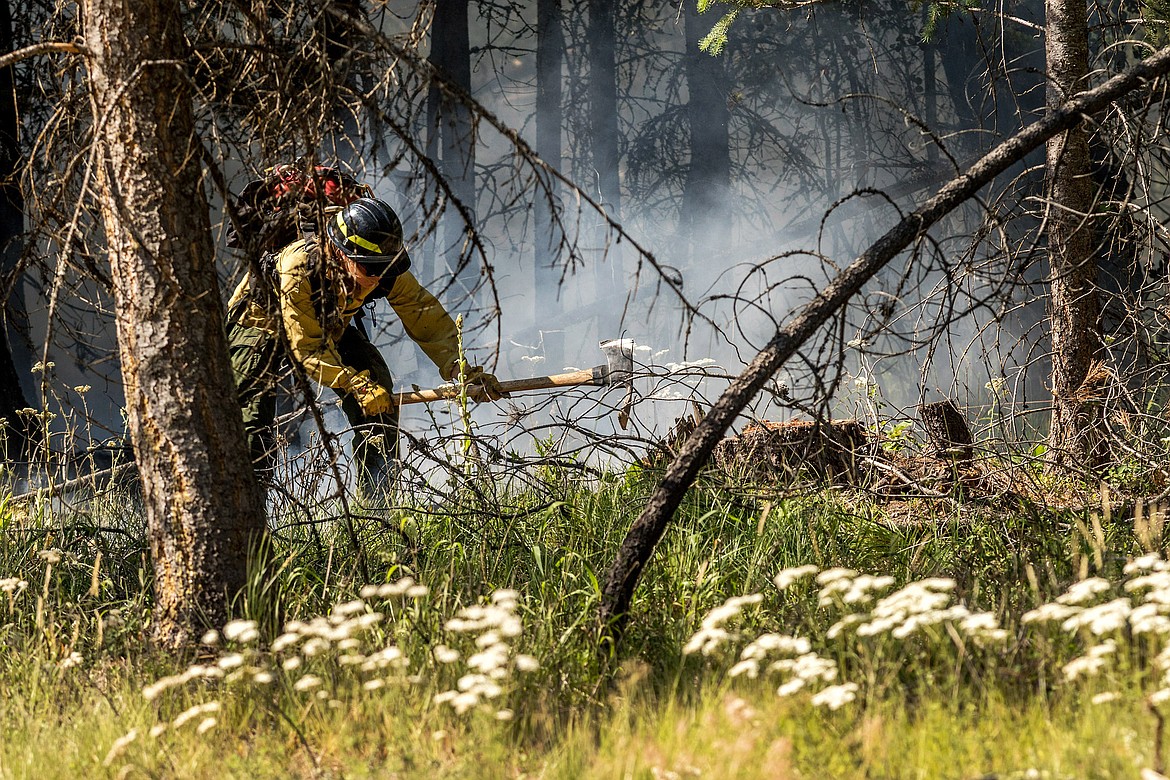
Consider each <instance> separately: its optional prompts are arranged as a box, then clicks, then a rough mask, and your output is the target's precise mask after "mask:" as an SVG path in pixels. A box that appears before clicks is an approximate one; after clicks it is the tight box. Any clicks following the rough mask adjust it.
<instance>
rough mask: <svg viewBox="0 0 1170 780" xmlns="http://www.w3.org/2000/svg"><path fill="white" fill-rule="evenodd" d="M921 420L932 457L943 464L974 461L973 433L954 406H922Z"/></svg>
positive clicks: (947, 403) (949, 402)
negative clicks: (953, 461) (972, 459)
mask: <svg viewBox="0 0 1170 780" xmlns="http://www.w3.org/2000/svg"><path fill="white" fill-rule="evenodd" d="M918 418H919V419H920V420H922V427H923V428H925V429H926V443H927V446H928V448H929V450H930V454H931V455H933V456H934V457H936V458H939V459H940V460H964V461H965V460H971V458H972V456H973V454H974V449H973V446H972V443H973V440H972V438H971V429H970V428H968V427H967V420H966V419H965V418H964V417H963V413H962V412H960V411H959V407H957V406H955V402H954V401H952V400H950V399H949V398H948V399H946V400H945V401H935V402H934V403H929V404H922V405H921V406H919V407H918Z"/></svg>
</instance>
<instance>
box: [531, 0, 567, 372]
mask: <svg viewBox="0 0 1170 780" xmlns="http://www.w3.org/2000/svg"><path fill="white" fill-rule="evenodd" d="M561 20H562V15H561V0H537V2H536V154H537V155H538V156H539V157H540V159H542V160H544V162H546V163H547V164H549V165H551V166H552V167H554V168H558V169H559V168H560V167H561V119H562V115H563V112H562V106H561V101H562V97H561V95H562V91H563V90H562V84H561V70H562V68H563V66H564V60H565V34H564V30H562V29H561ZM546 181H547V183H548V193H547V194H545V193H544V192H541V191H538V192H537V194H536V199H537V200H536V204H535V209H536V225H535V227H536V230H535V242H534V243H535V257H534V263H533V265H534V274H535V278H534V283H535V285H536V288H535V293H536V294H535V295H533V296H532V298H533V327H535V328H537V329H540V326H541V324H542V323H541V319H542V315H547V314H548V311H549V307H548V306H547V305H546V302H547V301H550V300H554V299H555V298H556V296H557V292H558V290H559V287H560V283H561V272H560V269H558V268H557V260H558V259H559V258H560V242H561V236H560V234H559V232H558V231H557V229H556V227H555V225H554V215H555V213H556V210H557V207H558V204H557V199H558V197H559V194H560V186H559V182H557V181H556V180H555V179H553V178H552V177H551V176H549V177H546ZM543 336H544V357H545V358H546V360H547V364H548V365H549V366H558V367H559V366H562V365H564V362H565V356H564V343H563V341H564V339H563V336H562V333H561V331H549V332H546V333H544V334H543Z"/></svg>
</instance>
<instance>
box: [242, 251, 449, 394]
mask: <svg viewBox="0 0 1170 780" xmlns="http://www.w3.org/2000/svg"><path fill="white" fill-rule="evenodd" d="M310 251H316V250H315V248H314V247H313V243H312V241H311V240H301V241H295V242H293V243H291V244H289V245H288V246H286V247H285V248H284V249H283V250H281V252H280V253H279V254H278V255H277V258H276V279H277V280H278V298H277V300H278V301H279V305H280V320H281V322H280V324H281V325H283V326H284V332H285V334H287V336H288V345H289V348H290V349H291V351H292V356H293V358H294V359H295V360H296V361H297V362H298V363H300V364H301V365H302V366H303V367H304V369H305V372H306V373H307V374H308V375H309V378H310V379H312V380H314V381H315V382H318V383H320V384H322V385H326V386H328V387H332V388H336V389H338V390H342V391H344V392H349V391H350V385H351V383H352V382H353V379H354V377H355V376H356V375H357V373H358V372H357V371H356V370H354V369H353V368H350V367H349V366H347V365H345V363H344V362H343V361H342V359H341V356H340V355H339V354H338V352H337V346H336V345H337V342H338V340H339V339H340V338H341V334H342V333H343V332H344V331H345V328H346V326H348V325H349V323H350V321H351V320H352V319H353V317H354V315H355V314H357V312H358V310H360V309H361V307H362V305H363V304H364V303H365V302H366V301H367V300H368V299H369V298H371V297H373V294H374V290H377V289H378V288H374V290H371V291H369V292H367V293H366V294H364V295H360V296H359V295H358V294H357V292H351V291H349V290H347V289H346V288H345V287H344V285H342V284H341V283H340V282H336V283H327V284H329V286H330V287H331V288H332V289H329V290H325V291H323V294H329V295H334V296H335V300H336V301H337V312H338V315H339V316H338V322H337V323H335V324H334V326H333V327H332V329H330V331H329V332H326V328H325V327H323V326H322V323H321V322H320V320H319V318H318V316H317V311H316V309H315V307H314V306H313V300H312V298H313V288H312V279H311V273H310V258H309V253H310ZM251 273H252V272H249V274H248V276H246V277H245V278H244V280H243V281H242V282H240V284H239V286H238V287H236V290H235V292H234V293H233V294H232V297H231V301H230V302H229V303H228V310H229V311H233V310H235V309H236V307H237V306H240V305H244V306H246V308H245V309H244V310H243V312H242V314H241V315H240V319H239V324H240V325H243V326H246V327H251V328H257V329H259V330H262V331H265V332H268V333H271V334H273V335H274V336H275V335H277V334H278V333H279V326H278V324H277V322H276V321H275V318H274V315H273V314H270V313H269V312H268V311H267V310H266V309H265V307H264V306H263V304H262V303H260V302H259V301H256V300H253V299H251V297H250V296H249V289H250V287H251V278H250V277H251ZM386 300H387V301H388V302H389V304H390V307H391V308H393V309H394V312H395V313H396V314H397V315H398V318H399V319H400V320H402V325H403V328H404V329H405V330H406V334H407V335H408V336H410V337H411V338H412V339H414V341H415V342H417V343H418V345H419V346H420V347H422V350H423V352H425V353H426V354H427V357H429V358H430V359H431V360H432V361H433V362H434V364H435V365H436V366H438V368H439V375H440V376H442V377H443V379H444V380H450V379H451V377H452V375H453V374H454V372H455V365H456V362H457V359H458V354H459V350H458V342H457V338H456V332H455V322H454V320H452V319H451V316H450V315H449V314H447V311H446V309H444V308H443V305H442V304H441V303H439V301H438V299H436V298H435V296H433V295H431V294H430V293H429V292H427V291H426V290H425V289H423V287H422V285H420V284H419V283H418V280H417V279H415V278H414V275H413V274H411V273H410V272H409V271H408V272H405V273H403V274H402V275H401V276H399V277H398V278H397V279H396V280H395V281H394V283H393V286H392V287H391V289H390V291H389V294H387V295H386Z"/></svg>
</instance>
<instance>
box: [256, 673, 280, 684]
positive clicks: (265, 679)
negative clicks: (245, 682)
mask: <svg viewBox="0 0 1170 780" xmlns="http://www.w3.org/2000/svg"><path fill="white" fill-rule="evenodd" d="M273 679H275V678H274V677H273V676H272V672H266V671H263V670H262V671H259V672H256V673H255V674H253V675H252V682H254V683H256V684H257V685H268V684H270V683H271V682H272V681H273Z"/></svg>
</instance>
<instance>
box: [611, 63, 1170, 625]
mask: <svg viewBox="0 0 1170 780" xmlns="http://www.w3.org/2000/svg"><path fill="white" fill-rule="evenodd" d="M1167 72H1170V47H1166V48H1163V49H1160V50H1158V51H1157V52H1155V53H1154V54H1152V55H1151V56H1150V57H1149V58H1147V59H1146V60H1145V61H1144V62H1141V63H1139V64H1138V65H1136V66H1134V67H1133V68H1131V69H1130V70H1128V71H1126V72H1124V73H1121V74H1119V75H1117V76H1114V77H1113V78H1111V79H1109V80H1108V81H1106V82H1105V83H1104V84H1102V85H1101V86H1099V87H1097V88H1095V89H1092V90H1088V91H1086V92H1082V93H1080V94H1079V95H1077V96H1076V97H1074V98H1073V99H1071V100H1069V101H1067V102H1065V103H1064V104H1063V105H1061V107H1060V108H1059V109H1057V110H1055V111H1053V112H1052V113H1051V114H1049V115H1048V116H1046V117H1045V118H1044V119H1042V120H1041V121H1039V122H1036V123H1034V124H1032V125H1029V126H1028V127H1026V128H1024V129H1023V130H1021V131H1020V132H1019V133H1017V134H1016V135H1014V136H1012V137H1011V138H1009V139H1008V140H1006V141H1004V142H1003V143H1002V144H1000V145H999V146H997V147H995V148H994V149H992V150H991V151H990V152H988V153H987V154H986V155H985V156H984V157H982V158H981V159H980V160H979V161H978V162H976V163H975V164H974V165H972V166H971V168H970V169H969V170H968V171H967V172H965V173H963V174H962V175H960V176H958V177H956V178H954V179H952V180H951V181H950V182H949V183H948V184H947V185H946V186H944V187H943V188H942V189H941V190H939V191H938V192H937V193H936V194H935V195H934V197H932V198H931V199H930V200H928V201H927V202H926V203H925V204H924V205H923V206H922V207H920V208H918V209H917V210H915V211H914V212H912V213H910V214H908V215H907V216H906V217H904V218H903V219H902V220H901V221H900V222H898V224H896V225H895V226H894V227H893V228H891V229H890V230H889V231H888V232H886V233H885V235H883V236H882V237H881V238H879V239H878V240H877V241H876V242H874V243H873V244H872V245H871V246H870V247H869V248H868V249H867V250H866V251H865V252H863V253H862V254H861V255H859V256H858V257H857V259H855V260H854V261H853V263H852V264H850V265H849V267H848V268H846V269H845V270H844V271H842V272H841V273H840V274H838V275H837V277H836V278H834V279H833V281H832V282H830V283H829V285H828V286H827V287H825V288H824V290H822V291H821V292H820V293H819V294H818V295H817V296H816V297H815V298H814V299H813V300H812V301H811V302H809V303H808V304H806V305H805V306H804V307H803V308H802V309H801V310H800V311H799V312H798V313H797V315H796V316H795V317H794V318H792V319H791V320H789V321H788V324H787V325H784V326H783V327H781V328H779V329H778V330H777V331H776V333H775V335H774V336H773V337H772V339H771V341H769V342H768V344H767V345H766V346H765V347H764V349H763V350H761V351H760V352H759V353H758V354H757V355H756V357H755V358H754V359H753V360H752V361H751V363H749V364H748V366H747V368H746V369H744V371H743V373H741V374H740V375H739V376H738V377H737V378H736V379H735V381H733V382H732V383H731V386H730V387H728V388H727V390H725V391H724V392H723V394H722V395H721V396H720V397H719V399H718V401H716V403H715V405H714V406H713V407H712V408H711V410H710V412H708V414H707V416H706V417H704V418H703V421H702V422H701V423H700V424H699V426H698V427H697V428H696V429H695V431H694V433H692V434H691V435H690V437H688V439H687V441H686V442H685V444H684V445H683V447H682V449H681V450H680V452H679V454H678V456H677V457H676V458H675V459H674V461H673V462H672V463H671V464H670V466H669V467H668V468H667V470H666V474H665V475H663V477H662V480H661V481H660V482H659V484H658V487H657V488H656V489H655V491H654V493H653V495H652V496H651V497H650V500H649V501H648V502H647V504H646V507H645V509H643V510H642V513H641V514H640V515H639V516H638V518H637V519H636V520H635V521H634V523H633V525H632V526H631V527H630V530H629V532H628V533H627V535H626V538H625V539H624V540H623V541H622V544H621V547H620V548H619V549H618V552H617V555H616V557H615V558H614V562H613V564H612V565H611V566H610V568H609V570H608V571H607V572H606V574H605V581H604V583H603V586H602V595H601V605H600V608H599V618H600V620H601V624H602V630H603V631H604V632H605V635H606V636H607V638H608V639H609V643H610V644H611V645H612V643H613V642H616V641H617V639H618V638H619V637H620V635H621V630H622V628H623V626H624V623H625V619H626V617H627V612H628V610H629V605H630V601H631V599H632V597H633V593H634V589H635V588H636V587H637V585H638V580H639V579H640V577H641V575H642V570H643V569H644V568H645V566H646V563H647V562H648V561H649V560H650V556H651V555H652V554H653V552H654V548H655V546H656V545H657V544H658V541H659V540H660V539H661V538H662V535H663V533H665V531H666V528H667V526H668V525H669V523H670V520H671V518H672V517H673V516H674V511H675V510H676V509H677V508H678V505H679V503H680V502H681V501H682V498H683V494H684V493H685V492H686V490H687V488H689V487H690V485H691V483H692V482H693V481H694V479H695V477H696V476H697V474H698V473H699V470H700V469H701V468H702V466H703V465H704V464H705V463H706V462H707V459H708V457H709V456H710V454H711V451H712V449H713V448H714V447H715V444H716V443H717V442H718V441H719V439H720V438H722V437H723V435H724V433H725V432H726V431H727V429H728V428H729V427H730V426H731V423H732V422H733V421H734V420H735V418H736V417H737V416H738V415H739V413H740V412H741V411H742V410H743V408H744V407H745V406H746V405H747V404H748V402H749V401H751V400H752V398H754V397H755V395H756V393H758V392H759V391H760V389H761V388H762V387H763V386H764V384H765V383H766V382H767V381H768V379H769V378H770V377H771V376H772V375H773V374H774V373H775V372H776V371H777V370H778V369H779V368H780V366H781V365H783V364H784V362H785V361H787V360H788V359H789V358H791V357H792V356H793V355H794V354H795V353H796V351H797V350H798V349H799V348H800V347H801V345H802V344H804V342H805V341H807V340H808V339H809V338H811V337H812V336H813V335H814V334H815V333H816V332H817V331H818V330H819V329H820V328H821V327H822V326H823V325H824V324H825V323H826V322H827V321H828V320H829V318H830V317H832V316H833V315H834V314H835V313H836V312H837V311H838V310H839V309H840V308H841V307H842V306H844V305H845V303H846V302H847V301H848V300H849V299H850V298H852V297H853V296H854V295H855V294H856V293H857V292H858V291H859V290H860V289H861V287H862V285H864V284H865V283H866V282H867V281H869V280H870V279H871V278H872V277H873V275H874V274H876V273H877V272H878V271H879V270H881V269H882V268H883V267H884V266H885V265H886V264H887V263H889V262H890V261H891V260H893V259H894V258H895V257H896V256H897V255H898V254H900V253H901V252H902V251H903V250H905V249H906V248H907V247H909V246H910V245H911V244H912V243H914V242H915V241H917V240H919V239H921V238H922V237H923V236H924V235H925V234H926V231H927V230H928V229H929V228H930V227H931V226H932V225H934V224H935V223H936V222H938V220H939V219H941V218H942V217H943V216H945V215H946V214H948V213H950V212H951V211H952V210H954V209H955V208H956V207H958V206H959V205H960V204H962V203H963V202H964V201H966V200H967V199H969V198H971V197H973V196H974V195H975V194H976V193H977V192H978V191H979V190H980V189H982V188H983V187H984V186H985V185H987V184H989V183H990V182H991V181H992V180H993V179H994V178H995V177H996V176H998V175H999V174H1001V173H1003V172H1004V171H1005V170H1007V169H1008V168H1009V167H1010V166H1012V165H1014V164H1015V163H1016V162H1018V161H1019V160H1021V159H1023V157H1024V156H1025V155H1026V154H1028V153H1029V152H1031V151H1032V150H1033V149H1036V148H1038V147H1039V146H1040V145H1041V144H1043V143H1045V142H1046V141H1047V140H1048V139H1050V138H1052V137H1054V136H1056V135H1057V134H1058V133H1061V132H1064V131H1065V130H1068V129H1069V128H1071V127H1074V126H1075V125H1077V124H1078V123H1080V122H1081V121H1083V120H1084V118H1085V117H1086V116H1088V115H1091V114H1095V113H1097V112H1099V111H1101V110H1102V109H1104V108H1105V107H1107V106H1108V105H1109V104H1110V103H1112V102H1113V101H1115V100H1117V99H1118V98H1120V97H1122V96H1124V95H1126V94H1128V93H1130V92H1133V91H1135V90H1137V89H1141V88H1143V87H1145V86H1147V85H1148V84H1149V83H1150V82H1151V81H1153V80H1154V79H1157V78H1159V77H1161V76H1163V75H1165V74H1166V73H1167Z"/></svg>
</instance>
